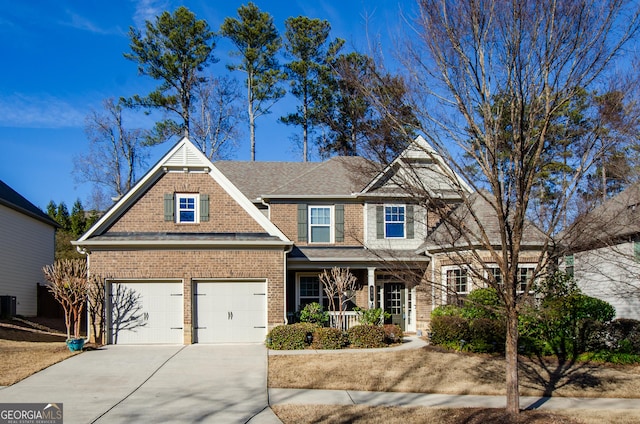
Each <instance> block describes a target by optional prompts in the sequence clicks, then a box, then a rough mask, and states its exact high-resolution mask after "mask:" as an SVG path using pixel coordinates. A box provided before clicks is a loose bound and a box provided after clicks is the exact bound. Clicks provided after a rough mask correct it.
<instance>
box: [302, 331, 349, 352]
mask: <svg viewBox="0 0 640 424" xmlns="http://www.w3.org/2000/svg"><path fill="white" fill-rule="evenodd" d="M348 343H349V339H348V338H347V335H346V333H345V332H344V331H342V330H340V329H338V328H333V327H318V328H316V329H315V331H314V332H313V342H312V343H311V347H312V348H313V349H342V348H344V347H345V346H346V345H347V344H348Z"/></svg>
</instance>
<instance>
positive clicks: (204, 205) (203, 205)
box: [200, 194, 209, 222]
mask: <svg viewBox="0 0 640 424" xmlns="http://www.w3.org/2000/svg"><path fill="white" fill-rule="evenodd" d="M206 221H209V195H208V194H201V195H200V222H206Z"/></svg>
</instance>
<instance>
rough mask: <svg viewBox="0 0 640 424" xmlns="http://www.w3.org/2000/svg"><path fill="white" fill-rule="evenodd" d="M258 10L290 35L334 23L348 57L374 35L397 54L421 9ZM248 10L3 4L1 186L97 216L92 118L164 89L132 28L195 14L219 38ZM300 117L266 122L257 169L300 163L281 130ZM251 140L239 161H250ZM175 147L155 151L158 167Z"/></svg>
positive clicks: (349, 5) (405, 1)
mask: <svg viewBox="0 0 640 424" xmlns="http://www.w3.org/2000/svg"><path fill="white" fill-rule="evenodd" d="M254 3H256V4H257V5H258V7H259V8H260V9H261V10H263V11H267V12H269V13H271V14H272V15H273V17H274V21H275V23H276V25H277V26H278V29H279V30H280V31H281V32H282V30H283V26H284V20H285V19H286V18H288V17H290V16H298V15H305V16H309V17H312V18H315V17H317V18H321V19H326V20H328V21H329V22H330V23H331V25H332V29H333V31H332V36H333V37H341V38H344V39H346V40H347V48H348V49H353V48H356V49H359V50H362V51H365V50H366V47H367V37H366V34H367V28H368V32H369V34H370V35H371V36H372V38H375V37H379V39H380V40H381V42H382V46H383V48H384V49H388V50H389V51H392V50H393V43H392V41H391V39H392V38H394V34H396V33H397V32H398V28H400V26H401V22H402V17H401V14H400V12H399V11H400V10H404V11H408V10H410V9H411V8H412V7H413V2H412V1H411V0H397V1H385V0H341V1H334V0H325V1H302V0H300V1H279V0H275V1H273V0H272V1H260V0H256V1H254ZM242 4H246V2H239V1H212V0H208V1H207V0H202V1H186V2H175V1H168V0H164V1H163V0H136V1H134V0H112V1H108V2H100V1H85V0H82V1H79V0H77V1H70V0H59V1H48V0H33V1H26V2H22V1H18V2H16V1H9V0H0V57H2V59H3V64H2V66H0V146H1V147H2V154H0V179H1V180H3V181H4V182H5V183H7V184H8V185H9V186H11V187H12V188H13V189H14V190H16V191H18V192H19V193H20V194H22V195H23V196H24V197H26V198H27V199H28V200H30V201H31V202H32V203H34V204H35V205H36V206H38V207H40V208H42V209H44V208H45V207H46V205H47V204H48V203H49V201H50V200H53V201H55V202H56V203H59V202H63V201H64V202H65V203H66V204H67V206H68V207H69V208H71V206H72V205H73V202H74V201H75V200H76V199H78V198H79V199H80V200H82V202H83V204H85V206H88V202H89V193H90V189H91V187H90V185H89V184H78V183H76V182H75V180H74V177H73V175H72V169H73V157H74V156H75V155H78V154H80V153H84V152H86V151H88V141H87V138H86V136H85V133H84V125H85V117H86V116H87V114H88V113H89V112H90V111H91V110H92V109H93V110H97V111H100V110H101V102H102V101H103V100H104V99H106V98H109V97H115V98H118V97H120V96H130V95H133V94H136V93H137V94H147V93H148V92H149V91H150V89H151V88H153V87H154V86H155V85H156V82H155V81H153V80H151V79H150V78H147V77H142V76H138V75H137V71H136V66H135V64H134V63H133V62H131V61H129V60H127V59H125V58H124V57H123V53H124V52H128V51H129V38H128V36H127V32H128V30H129V27H130V26H134V27H138V28H142V27H143V25H144V21H145V20H153V18H154V17H155V16H156V15H157V14H159V13H161V12H162V11H164V10H169V11H173V10H174V9H175V8H177V7H178V6H180V5H185V6H186V7H188V8H189V9H190V10H191V11H193V12H194V13H195V14H196V16H197V17H198V18H199V19H206V20H207V21H208V22H209V25H210V26H211V28H212V29H213V30H215V31H217V30H218V29H219V27H220V24H221V23H222V21H223V20H224V18H225V17H227V16H236V11H237V9H238V7H239V6H241V5H242ZM365 16H368V17H369V18H368V19H365ZM229 49H231V46H230V45H229V43H228V42H227V41H225V40H224V39H218V46H217V48H216V50H215V53H214V54H215V56H216V57H217V58H219V59H220V61H219V62H218V64H216V65H215V67H214V68H213V71H214V72H215V73H217V74H218V75H222V74H226V73H227V72H228V71H226V69H225V68H224V65H225V64H227V63H230V62H231V61H232V60H233V59H232V58H230V57H229V54H228V51H229ZM235 76H236V77H237V78H239V79H240V78H242V75H241V74H239V73H238V74H236V75H235ZM293 107H294V105H293V104H292V103H291V101H287V100H284V101H281V102H280V103H279V104H278V105H277V106H276V107H275V108H274V109H273V113H272V114H271V115H268V116H265V117H262V118H260V119H259V120H258V121H257V126H258V127H257V136H256V145H257V148H256V150H257V152H256V159H257V160H261V161H265V160H272V161H273V160H285V161H286V160H291V161H295V160H300V157H301V153H300V152H299V150H298V149H297V148H296V147H295V146H294V145H293V142H292V141H291V139H290V137H291V135H292V131H295V129H294V128H292V127H287V126H285V125H283V124H279V123H277V122H276V121H277V118H278V117H279V116H282V115H284V114H285V113H287V112H288V111H290V110H292V109H293ZM125 126H128V127H135V126H140V125H137V123H136V122H129V123H127V122H125ZM247 134H248V131H245V137H244V139H243V140H242V143H241V145H240V146H239V148H238V150H237V152H236V154H235V155H234V157H233V159H236V160H249V158H250V156H249V143H248V137H247ZM170 147H171V146H170V145H169V144H164V145H161V146H160V147H158V148H155V149H154V150H153V152H152V156H151V158H150V159H149V161H148V166H149V167H150V166H152V165H153V163H155V161H157V160H158V159H159V158H160V156H161V155H162V154H164V153H165V152H166V151H167V150H168V149H169V148H170Z"/></svg>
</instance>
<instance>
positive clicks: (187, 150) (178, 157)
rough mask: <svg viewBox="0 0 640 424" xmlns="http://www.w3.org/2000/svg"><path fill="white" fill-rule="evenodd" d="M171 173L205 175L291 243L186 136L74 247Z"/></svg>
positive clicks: (268, 229)
mask: <svg viewBox="0 0 640 424" xmlns="http://www.w3.org/2000/svg"><path fill="white" fill-rule="evenodd" d="M172 171H174V172H175V171H183V172H204V173H206V174H208V175H209V176H210V177H211V178H212V179H213V180H214V181H215V182H216V183H217V184H218V185H219V186H220V187H221V188H222V189H223V190H224V191H225V192H226V193H228V194H229V196H231V198H232V199H233V200H234V201H235V202H236V203H238V204H239V205H240V206H241V207H242V208H243V209H244V210H245V211H246V212H247V213H248V214H249V216H250V217H251V218H253V219H254V220H255V221H256V222H257V223H258V224H259V226H260V227H261V228H262V229H264V231H265V232H266V233H268V234H269V235H270V236H273V237H277V238H278V239H280V241H282V242H285V243H290V241H289V240H288V239H287V237H286V236H285V235H284V234H283V233H282V232H281V231H280V230H279V229H278V227H276V226H275V225H274V224H273V223H272V222H271V221H269V219H268V218H267V217H266V216H264V215H263V214H262V213H261V212H260V211H259V210H258V209H257V208H256V207H255V206H254V205H253V203H251V201H250V200H249V199H248V198H247V197H246V196H245V195H244V194H242V193H241V192H240V190H239V189H238V188H237V187H236V186H235V185H233V184H232V183H231V181H229V179H228V178H227V177H226V176H225V175H224V174H223V173H222V172H220V170H218V169H217V168H216V167H215V166H214V165H213V163H211V161H210V160H209V159H208V158H207V157H206V156H205V155H204V154H203V153H202V152H201V151H200V150H198V148H197V147H196V146H195V145H194V144H193V143H192V142H191V141H190V140H189V139H187V138H186V137H185V138H183V139H182V140H180V141H179V142H178V143H177V144H176V145H175V146H174V147H173V148H172V149H170V150H169V152H167V154H165V156H164V157H163V158H162V159H160V160H159V161H158V163H157V164H156V165H155V166H154V167H153V168H152V169H151V170H150V171H149V172H147V174H145V175H144V176H143V177H142V179H141V180H140V181H139V182H138V183H136V185H135V186H134V187H133V188H132V189H131V190H129V192H127V193H126V194H125V195H124V196H123V197H122V198H121V199H120V200H119V201H118V202H117V203H116V204H115V205H113V206H112V207H111V209H109V211H107V213H106V214H105V215H104V216H103V217H102V218H101V219H100V220H99V221H98V222H96V223H95V224H94V225H93V227H91V228H90V229H89V231H87V232H86V233H85V234H84V235H83V236H82V237H81V238H80V239H79V240H78V241H77V242H76V244H79V245H82V243H83V242H84V241H86V240H87V239H89V238H91V237H93V236H99V235H101V233H102V232H103V231H105V230H106V229H107V228H108V227H109V226H110V225H111V224H113V223H114V222H115V221H116V220H117V219H118V218H119V217H120V216H121V215H122V214H123V213H124V212H125V211H126V210H127V209H129V208H130V207H131V206H132V205H133V204H134V203H135V202H136V201H137V200H138V199H139V198H140V196H141V195H142V194H143V193H144V192H145V191H147V189H148V188H149V187H151V186H152V185H153V184H154V183H155V182H156V181H158V179H159V178H160V177H162V175H163V174H164V173H167V172H172Z"/></svg>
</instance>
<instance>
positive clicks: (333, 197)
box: [259, 193, 358, 201]
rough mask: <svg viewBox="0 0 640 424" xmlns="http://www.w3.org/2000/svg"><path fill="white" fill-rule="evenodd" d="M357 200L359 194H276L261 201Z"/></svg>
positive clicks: (264, 197)
mask: <svg viewBox="0 0 640 424" xmlns="http://www.w3.org/2000/svg"><path fill="white" fill-rule="evenodd" d="M357 198H358V194H357V193H353V194H339V195H336V194H321V195H309V194H295V195H286V194H276V195H273V196H271V195H266V196H262V197H260V198H259V199H262V200H264V201H269V200H287V199H291V200H309V201H314V200H353V199H357Z"/></svg>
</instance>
